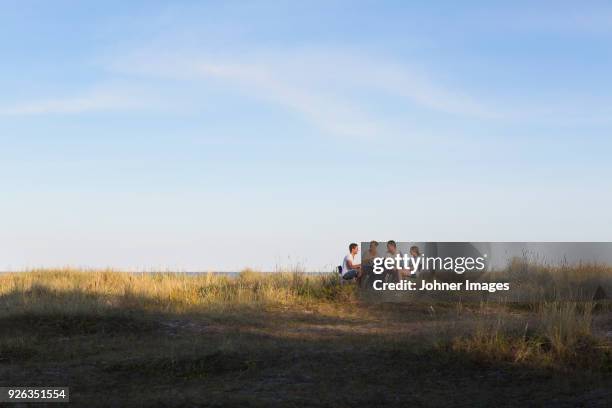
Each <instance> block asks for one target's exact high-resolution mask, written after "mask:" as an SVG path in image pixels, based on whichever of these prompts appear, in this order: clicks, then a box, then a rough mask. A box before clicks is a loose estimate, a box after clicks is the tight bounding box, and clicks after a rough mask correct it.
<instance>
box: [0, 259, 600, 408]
mask: <svg viewBox="0 0 612 408" xmlns="http://www.w3.org/2000/svg"><path fill="white" fill-rule="evenodd" d="M611 272H612V271H611V270H610V269H609V268H604V267H597V266H592V265H591V266H589V265H584V266H580V267H577V268H552V267H547V266H542V265H539V266H538V265H536V266H530V265H525V264H521V263H520V262H517V263H515V264H513V265H511V266H510V267H509V268H508V270H507V271H505V272H504V273H503V274H496V275H492V276H488V277H482V279H485V280H499V279H512V281H513V282H515V283H516V285H517V288H519V289H520V291H521V293H522V294H523V295H522V296H520V301H516V300H512V299H508V300H503V299H498V298H495V299H493V298H487V297H485V298H484V299H483V298H479V299H477V300H475V299H472V298H469V297H467V298H458V299H453V300H452V301H449V300H448V299H445V300H440V299H435V298H433V299H414V298H405V297H403V296H402V295H401V294H397V295H393V296H392V298H387V297H383V298H379V297H376V296H373V295H372V293H367V292H364V291H360V290H358V289H357V288H356V287H355V285H339V284H338V279H337V277H336V276H335V275H334V274H329V275H310V276H309V275H307V274H304V273H275V274H262V273H257V272H253V271H248V270H247V271H244V272H242V273H241V274H240V276H239V277H238V278H230V277H226V276H220V275H213V274H206V275H200V276H188V275H181V274H163V273H162V274H127V273H120V272H114V271H78V270H35V271H30V272H23V273H11V274H2V275H0V385H3V386H4V385H69V386H70V387H71V393H72V399H73V401H74V402H76V403H77V404H82V405H88V406H97V405H99V406H109V405H111V406H112V405H116V406H119V405H122V406H125V405H145V406H147V405H161V406H194V405H198V406H199V405H210V406H228V405H230V406H231V405H236V406H238V405H239V406H245V405H246V406H274V405H295V406H304V405H305V406H328V405H340V406H353V405H362V406H363V405H364V404H366V405H365V406H368V405H397V406H405V405H406V404H407V403H412V404H415V405H417V406H441V405H448V404H450V405H456V406H490V405H491V404H495V405H497V406H505V405H507V406H514V405H517V404H527V405H535V406H547V405H549V406H598V405H599V406H605V405H606V404H607V403H608V402H609V401H610V399H611V398H612V394H611V393H610V389H612V353H611V351H610V345H611V340H612V337H611V334H612V313H611V312H610V310H611V309H610V305H609V301H607V300H592V299H593V297H592V296H591V293H592V292H594V291H595V289H596V287H599V286H603V288H604V290H607V293H611V292H610V291H609V285H610V278H611V276H612V274H611ZM568 291H569V292H568ZM576 294H580V296H576ZM570 295H571V296H570ZM566 299H568V300H566Z"/></svg>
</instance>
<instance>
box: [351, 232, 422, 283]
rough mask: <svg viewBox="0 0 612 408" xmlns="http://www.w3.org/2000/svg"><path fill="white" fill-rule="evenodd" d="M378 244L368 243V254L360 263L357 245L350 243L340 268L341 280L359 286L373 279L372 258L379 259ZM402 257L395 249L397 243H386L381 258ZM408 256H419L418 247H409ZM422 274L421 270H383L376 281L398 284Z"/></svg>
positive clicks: (374, 242) (375, 242)
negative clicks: (355, 283)
mask: <svg viewBox="0 0 612 408" xmlns="http://www.w3.org/2000/svg"><path fill="white" fill-rule="evenodd" d="M378 246H379V244H378V242H377V241H370V246H369V248H368V252H367V254H366V255H365V257H363V263H361V262H360V261H359V259H358V257H357V254H358V253H359V245H357V244H356V243H352V244H350V245H349V253H348V255H346V256H345V257H344V259H343V261H342V265H341V266H340V274H341V276H342V279H343V280H345V281H353V280H354V281H356V282H357V284H359V285H360V286H361V285H362V283H363V282H364V281H368V280H369V279H372V278H374V273H373V264H374V258H377V257H381V256H380V255H378ZM398 254H399V255H400V256H402V255H403V254H402V253H401V252H400V251H399V249H398V248H397V243H396V242H395V241H393V240H391V241H387V251H386V253H385V254H384V256H382V257H383V258H395V257H396V256H397V255H398ZM410 256H411V257H413V258H417V257H419V256H421V251H420V250H419V247H418V246H416V245H413V246H411V247H410ZM420 272H422V271H421V270H412V269H410V268H408V269H396V268H393V269H385V271H384V272H383V274H381V275H378V276H377V279H382V280H383V281H391V282H399V281H400V280H402V279H405V278H416V277H417V274H419V273H420Z"/></svg>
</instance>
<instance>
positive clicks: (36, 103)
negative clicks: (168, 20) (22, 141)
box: [0, 87, 157, 116]
mask: <svg viewBox="0 0 612 408" xmlns="http://www.w3.org/2000/svg"><path fill="white" fill-rule="evenodd" d="M156 105H157V104H156V103H155V102H153V101H152V100H151V99H148V98H145V97H144V96H143V95H137V93H136V92H134V91H128V89H119V88H116V87H114V88H105V87H98V88H95V89H93V90H91V91H88V92H83V93H81V94H80V95H77V96H70V97H63V98H50V99H44V98H43V99H38V100H33V101H27V102H22V103H16V104H13V105H7V106H0V116H29V115H73V114H82V113H88V112H121V111H133V110H143V109H149V108H152V107H154V106H156Z"/></svg>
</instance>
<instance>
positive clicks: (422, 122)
mask: <svg viewBox="0 0 612 408" xmlns="http://www.w3.org/2000/svg"><path fill="white" fill-rule="evenodd" d="M610 72H612V4H610V3H609V2H607V4H606V2H597V1H589V2H575V1H571V2H570V1H568V2H563V1H540V2H532V1H512V2H490V1H462V2H456V1H435V2H417V1H413V2H409V1H334V0H327V1H308V2H294V1H231V0H230V1H216V2H204V1H172V2H170V1H166V2H164V1H130V2H126V1H115V0H107V1H99V2H80V1H64V0H57V1H54V2H49V1H28V0H20V1H13V0H2V1H0V270H24V269H28V268H37V267H63V266H72V267H86V268H105V267H111V268H117V269H125V270H181V271H209V270H210V271H215V270H218V271H237V270H241V269H242V268H245V267H251V268H254V269H259V270H265V271H269V270H277V269H284V268H296V267H298V268H306V269H307V270H330V269H331V268H332V266H334V265H337V264H339V263H340V261H341V259H342V257H343V255H344V253H345V252H347V246H348V244H349V243H350V242H360V241H368V240H371V239H377V240H381V241H382V240H388V239H395V240H398V241H612V230H611V229H610V225H612V211H610V208H612V188H611V184H610V179H611V176H612V161H611V160H610V153H611V151H612V132H611V131H612V92H611V91H612V76H610V74H609V73H610Z"/></svg>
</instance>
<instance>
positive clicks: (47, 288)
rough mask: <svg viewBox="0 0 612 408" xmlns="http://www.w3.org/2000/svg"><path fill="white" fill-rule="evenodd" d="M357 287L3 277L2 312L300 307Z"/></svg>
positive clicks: (300, 277)
mask: <svg viewBox="0 0 612 408" xmlns="http://www.w3.org/2000/svg"><path fill="white" fill-rule="evenodd" d="M354 294H355V288H354V287H351V286H340V285H338V284H337V276H334V275H333V274H324V275H318V274H317V275H308V274H303V273H261V272H253V271H250V270H245V271H243V272H242V273H240V275H239V276H238V277H236V278H233V277H228V276H224V275H218V274H212V273H208V274H200V275H187V274H180V273H121V272H116V271H112V270H103V271H82V270H73V269H62V270H33V271H28V272H17V273H7V274H2V275H0V296H1V297H2V298H3V305H1V306H2V308H1V309H0V313H2V314H6V313H15V312H18V313H21V312H49V311H50V310H56V311H63V312H102V311H104V310H106V309H110V308H112V309H117V308H120V309H138V310H144V311H152V312H154V311H159V312H172V313H182V312H195V311H198V310H202V309H210V308H217V309H219V308H220V309H231V308H233V307H244V306H252V307H260V306H262V305H296V304H302V305H307V304H312V303H314V302H317V303H320V302H323V303H325V302H333V301H336V300H339V299H342V300H349V299H352V298H354Z"/></svg>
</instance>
